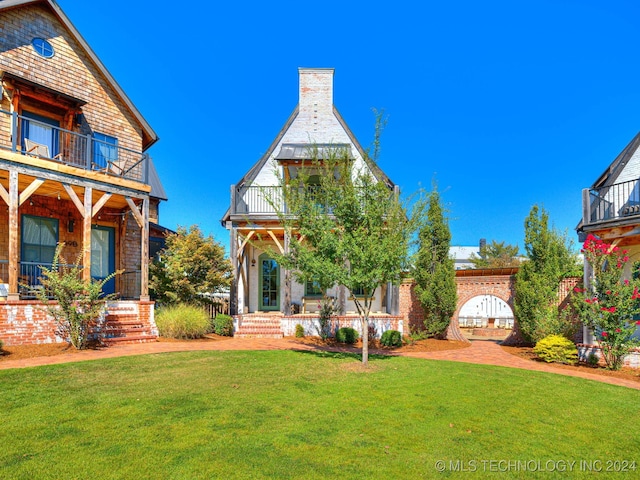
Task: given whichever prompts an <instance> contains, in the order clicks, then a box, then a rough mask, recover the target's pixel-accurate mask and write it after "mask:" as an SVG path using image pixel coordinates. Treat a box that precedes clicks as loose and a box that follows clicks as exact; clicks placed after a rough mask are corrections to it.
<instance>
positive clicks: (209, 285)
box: [149, 225, 232, 305]
mask: <svg viewBox="0 0 640 480" xmlns="http://www.w3.org/2000/svg"><path fill="white" fill-rule="evenodd" d="M231 271H232V270H231V263H230V262H229V259H227V258H225V256H224V247H223V246H222V245H221V244H219V243H218V242H216V241H215V240H214V238H213V237H212V236H211V235H209V236H207V237H205V236H204V235H203V234H202V232H201V231H200V228H199V227H198V226H197V225H192V226H191V227H190V228H189V229H188V230H187V229H186V228H185V227H178V230H177V232H176V233H174V234H170V235H168V236H167V239H166V246H165V248H164V249H163V250H162V251H161V252H160V259H159V260H156V261H154V262H153V263H152V264H151V265H150V266H149V276H150V279H149V287H150V290H151V292H152V294H153V296H154V298H156V299H157V300H158V301H159V302H161V303H163V304H165V305H171V304H175V303H190V304H207V303H210V302H211V301H212V299H211V296H209V295H208V294H211V293H214V292H217V291H219V290H220V289H221V288H225V287H228V286H229V283H230V279H231Z"/></svg>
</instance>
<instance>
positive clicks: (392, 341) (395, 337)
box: [380, 330, 402, 347]
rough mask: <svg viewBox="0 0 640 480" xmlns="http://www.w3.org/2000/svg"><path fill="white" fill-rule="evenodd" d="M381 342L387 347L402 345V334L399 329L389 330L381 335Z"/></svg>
mask: <svg viewBox="0 0 640 480" xmlns="http://www.w3.org/2000/svg"><path fill="white" fill-rule="evenodd" d="M380 344H381V345H384V346H385V347H401V346H402V334H401V333H400V332H399V331H397V330H387V331H386V332H384V333H383V334H382V337H380Z"/></svg>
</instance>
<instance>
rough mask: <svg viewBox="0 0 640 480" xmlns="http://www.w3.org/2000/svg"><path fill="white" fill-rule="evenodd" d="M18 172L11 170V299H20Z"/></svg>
mask: <svg viewBox="0 0 640 480" xmlns="http://www.w3.org/2000/svg"><path fill="white" fill-rule="evenodd" d="M18 197H19V195H18V172H17V171H16V170H10V171H9V202H8V204H9V295H8V297H7V298H8V299H9V300H18V299H19V298H20V295H19V293H18V256H19V254H20V252H19V245H18Z"/></svg>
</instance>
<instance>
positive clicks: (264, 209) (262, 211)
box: [231, 185, 285, 217]
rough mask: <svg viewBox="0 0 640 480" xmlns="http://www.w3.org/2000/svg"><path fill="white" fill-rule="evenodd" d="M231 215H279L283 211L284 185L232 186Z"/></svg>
mask: <svg viewBox="0 0 640 480" xmlns="http://www.w3.org/2000/svg"><path fill="white" fill-rule="evenodd" d="M231 195H232V201H231V215H260V216H274V217H275V216H277V214H278V212H283V211H284V208H285V205H284V198H283V195H282V187H280V186H272V187H259V186H251V187H248V186H242V187H236V186H235V185H234V186H232V187H231Z"/></svg>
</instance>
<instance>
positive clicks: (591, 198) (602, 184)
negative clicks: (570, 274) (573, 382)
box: [577, 133, 640, 344]
mask: <svg viewBox="0 0 640 480" xmlns="http://www.w3.org/2000/svg"><path fill="white" fill-rule="evenodd" d="M577 231H578V236H579V238H580V242H581V243H582V242H584V240H585V239H586V237H587V235H588V234H592V235H595V236H597V237H598V238H601V239H602V240H604V241H605V242H607V243H610V244H613V245H617V246H618V247H621V248H624V249H626V250H628V252H629V258H630V262H629V263H628V265H633V264H634V263H636V262H639V261H640V133H639V134H637V135H636V136H635V137H634V138H633V140H631V142H630V143H629V144H628V145H627V146H626V147H625V148H624V150H622V152H620V154H619V155H618V156H617V157H616V158H615V159H614V160H613V162H612V163H611V164H610V165H609V166H608V167H607V169H606V170H605V171H604V172H603V173H602V174H601V175H600V176H599V177H598V179H597V180H596V181H595V182H594V184H593V185H592V186H591V188H585V189H583V190H582V220H581V221H580V223H579V224H578V227H577ZM626 275H631V272H630V271H629V272H626ZM585 277H590V270H589V265H588V264H587V263H586V262H585ZM584 342H585V343H586V344H594V343H595V339H594V337H593V335H592V333H591V332H589V331H588V329H586V328H585V330H584Z"/></svg>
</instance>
